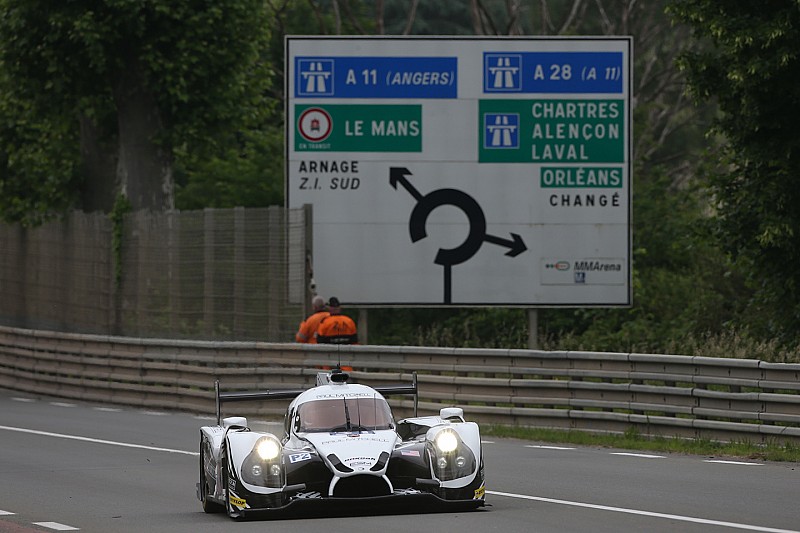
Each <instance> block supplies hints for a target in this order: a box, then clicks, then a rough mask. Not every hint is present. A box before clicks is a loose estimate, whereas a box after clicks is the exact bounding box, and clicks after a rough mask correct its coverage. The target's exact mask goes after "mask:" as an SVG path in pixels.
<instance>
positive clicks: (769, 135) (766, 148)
mask: <svg viewBox="0 0 800 533" xmlns="http://www.w3.org/2000/svg"><path fill="white" fill-rule="evenodd" d="M670 12H671V13H672V14H673V15H674V16H675V17H676V19H677V20H680V21H683V22H686V23H688V24H690V25H691V26H692V28H693V30H694V34H695V36H696V42H697V44H698V45H701V46H698V47H697V48H695V49H694V50H693V51H691V52H687V53H686V54H684V55H683V57H682V60H681V63H680V64H681V66H682V68H683V69H684V70H685V72H686V73H687V76H688V82H689V88H690V90H691V94H692V95H693V96H694V97H695V99H696V100H697V101H699V102H705V101H709V100H715V101H716V102H717V103H718V105H719V109H720V115H719V117H718V119H717V121H716V123H715V127H714V129H713V130H712V132H711V133H712V134H718V135H720V136H721V137H722V139H723V140H724V144H723V145H722V146H721V147H720V149H719V153H717V154H712V156H713V157H715V158H718V159H719V161H720V162H721V165H719V166H718V167H717V168H716V169H715V171H714V172H712V173H711V174H710V176H709V185H710V190H711V191H712V193H713V195H714V199H715V202H716V213H715V214H716V221H717V224H716V229H717V237H718V239H719V241H720V242H721V243H722V245H723V246H724V247H725V249H726V251H727V252H728V253H730V254H731V257H732V258H733V259H734V260H735V261H736V263H737V265H738V266H739V267H740V268H742V269H743V270H744V271H745V272H746V274H747V276H748V280H749V284H750V287H751V288H753V289H754V291H755V292H754V298H753V300H752V301H751V302H750V308H749V313H747V315H746V316H745V317H744V320H743V321H742V322H743V323H744V324H745V325H747V326H748V327H749V328H750V329H751V330H752V331H754V332H759V333H761V334H767V335H774V336H778V337H780V338H782V339H784V340H795V339H793V336H794V335H796V331H797V329H798V327H800V189H799V188H798V187H797V176H798V175H800V136H798V135H797V124H798V123H799V122H800V85H798V84H797V76H798V73H800V57H798V47H797V43H798V42H800V4H798V2H796V1H795V0H783V1H774V2H769V3H767V4H764V3H759V2H747V1H744V0H739V1H728V2H715V1H712V0H675V1H673V3H672V5H671V7H670Z"/></svg>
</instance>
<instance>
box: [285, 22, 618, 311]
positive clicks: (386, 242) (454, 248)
mask: <svg viewBox="0 0 800 533" xmlns="http://www.w3.org/2000/svg"><path fill="white" fill-rule="evenodd" d="M631 49H632V40H631V38H629V37H618V38H616V37H615V38H555V39H554V38H546V39H545V38H450V37H448V38H408V37H405V38H401V37H385V38H359V37H321V36H314V37H287V38H286V70H287V75H286V102H287V104H286V142H287V146H286V202H287V205H288V207H300V206H302V205H304V204H312V205H313V213H314V225H313V234H314V245H313V258H314V277H315V280H316V283H317V287H318V289H319V291H320V292H321V293H322V294H323V295H336V296H338V297H339V298H340V299H341V300H342V301H344V302H346V303H347V304H348V305H351V306H359V305H360V306H369V305H375V306H391V305H400V306H440V305H444V306H447V305H452V306H473V305H498V306H627V305H631V285H630V279H631V252H630V250H631V243H630V235H631V233H630V223H631V159H630V157H631V149H630V147H631V60H632V57H631V56H632V53H631Z"/></svg>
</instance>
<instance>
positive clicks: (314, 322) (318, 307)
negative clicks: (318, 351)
mask: <svg viewBox="0 0 800 533" xmlns="http://www.w3.org/2000/svg"><path fill="white" fill-rule="evenodd" d="M311 308H312V309H313V313H312V314H311V315H309V316H308V318H306V319H305V320H303V321H302V322H301V323H300V328H299V329H298V330H297V333H296V334H295V336H294V340H295V341H297V342H302V343H306V344H316V343H317V336H316V334H317V328H319V324H320V322H322V321H323V320H324V319H325V318H327V317H328V316H329V315H330V313H329V312H328V311H327V309H325V299H324V298H322V296H314V299H313V300H311Z"/></svg>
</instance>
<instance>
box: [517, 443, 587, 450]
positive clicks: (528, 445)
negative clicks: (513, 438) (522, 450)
mask: <svg viewBox="0 0 800 533" xmlns="http://www.w3.org/2000/svg"><path fill="white" fill-rule="evenodd" d="M525 447H526V448H540V449H542V450H574V449H575V448H567V447H566V446H540V445H537V444H526V445H525Z"/></svg>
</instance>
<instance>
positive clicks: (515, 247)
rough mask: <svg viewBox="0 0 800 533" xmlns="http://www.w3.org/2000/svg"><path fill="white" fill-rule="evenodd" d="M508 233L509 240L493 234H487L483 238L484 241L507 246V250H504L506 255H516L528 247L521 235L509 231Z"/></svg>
mask: <svg viewBox="0 0 800 533" xmlns="http://www.w3.org/2000/svg"><path fill="white" fill-rule="evenodd" d="M509 235H511V240H509V239H503V238H501V237H495V236H494V235H488V234H487V235H486V237H484V238H483V240H484V241H486V242H490V243H492V244H496V245H498V246H505V247H506V248H508V249H509V250H508V251H507V252H506V255H507V256H508V257H516V256H518V255H519V254H521V253H522V252H524V251H525V250H527V249H528V247H527V246H525V242H524V241H523V240H522V237H520V236H519V235H518V234H516V233H509Z"/></svg>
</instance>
